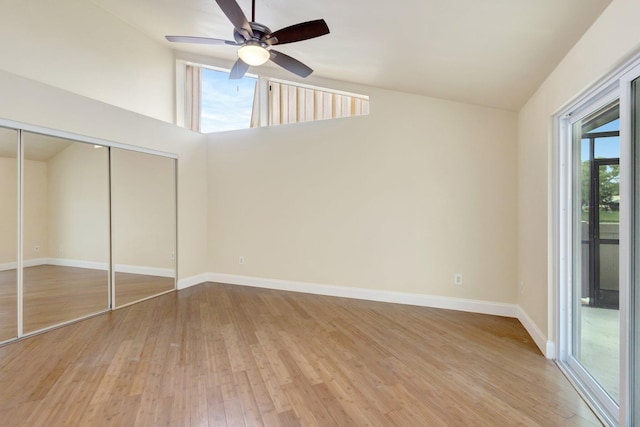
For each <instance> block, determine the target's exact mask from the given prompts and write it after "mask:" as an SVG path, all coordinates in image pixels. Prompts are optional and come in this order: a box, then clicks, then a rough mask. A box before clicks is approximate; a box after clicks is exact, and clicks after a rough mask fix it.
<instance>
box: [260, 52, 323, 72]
mask: <svg viewBox="0 0 640 427" xmlns="http://www.w3.org/2000/svg"><path fill="white" fill-rule="evenodd" d="M269 52H271V60H272V61H273V62H275V63H276V64H278V65H279V66H281V67H282V68H284V69H285V70H287V71H291V72H292V73H293V74H297V75H298V76H300V77H307V76H308V75H309V74H311V73H313V70H312V69H311V68H309V67H307V66H306V65H304V64H303V63H302V62H300V61H298V60H297V59H295V58H292V57H290V56H289V55H285V54H284V53H282V52H278V51H275V50H270V51H269Z"/></svg>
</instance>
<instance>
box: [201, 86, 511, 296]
mask: <svg viewBox="0 0 640 427" xmlns="http://www.w3.org/2000/svg"><path fill="white" fill-rule="evenodd" d="M341 89H344V90H351V91H353V92H359V93H364V94H367V95H370V96H371V114H370V115H369V116H366V117H355V118H347V119H336V120H329V121H323V122H311V123H302V124H295V125H283V126H278V127H273V128H267V129H251V130H246V131H240V132H228V133H219V134H212V135H210V136H209V156H208V159H209V178H208V185H209V211H210V221H209V234H208V236H209V241H210V242H211V243H210V250H211V259H210V263H209V270H210V271H213V272H216V273H228V274H239V275H246V276H256V277H260V278H274V279H285V280H294V281H303V282H313V283H320V284H333V285H344V286H353V287H361V288H367V289H375V290H391V291H401V292H412V293H420V294H426V295H439V296H448V297H460V298H469V299H478V300H486V301H493V302H507V303H515V301H516V284H515V282H516V260H517V257H516V197H517V196H516V181H517V178H516V177H517V172H516V137H517V133H516V114H515V113H511V112H507V111H502V110H495V109H490V108H483V107H476V106H471V105H465V104H460V103H455V102H448V101H442V100H437V99H432V98H426V97H421V96H414V95H408V94H403V93H398V92H391V91H384V90H376V89H372V88H364V87H355V86H353V87H349V88H346V87H342V88H341ZM239 256H243V257H244V258H245V264H244V265H239V263H238V258H239ZM455 273H462V274H463V275H464V284H463V285H462V286H456V285H454V284H453V277H454V274H455Z"/></svg>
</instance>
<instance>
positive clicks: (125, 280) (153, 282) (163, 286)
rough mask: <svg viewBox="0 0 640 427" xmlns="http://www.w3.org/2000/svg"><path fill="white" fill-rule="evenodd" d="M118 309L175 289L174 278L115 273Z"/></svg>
mask: <svg viewBox="0 0 640 427" xmlns="http://www.w3.org/2000/svg"><path fill="white" fill-rule="evenodd" d="M115 280H116V284H117V285H116V297H115V301H116V307H122V306H123V305H127V304H131V303H132V302H136V301H140V300H142V299H145V298H149V297H150V296H153V295H158V294H161V293H165V292H168V291H172V290H174V289H175V279H174V278H173V277H161V276H150V275H147V274H132V273H121V272H118V271H117V272H116V273H115Z"/></svg>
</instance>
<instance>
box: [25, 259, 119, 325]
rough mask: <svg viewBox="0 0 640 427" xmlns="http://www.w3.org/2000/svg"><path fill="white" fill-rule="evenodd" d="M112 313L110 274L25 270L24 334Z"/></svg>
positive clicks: (73, 269) (53, 267) (46, 268)
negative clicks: (97, 314) (110, 306)
mask: <svg viewBox="0 0 640 427" xmlns="http://www.w3.org/2000/svg"><path fill="white" fill-rule="evenodd" d="M108 309H109V273H108V271H106V270H97V269H92V268H79V267H62V266H59V265H49V264H45V265H38V266H34V267H26V268H25V269H24V332H25V333H27V334H28V333H31V332H35V331H39V330H41V329H44V328H47V327H50V326H54V325H58V324H61V323H64V322H69V321H72V320H75V319H79V318H82V317H86V316H90V315H92V314H95V313H100V312H103V311H106V310H108Z"/></svg>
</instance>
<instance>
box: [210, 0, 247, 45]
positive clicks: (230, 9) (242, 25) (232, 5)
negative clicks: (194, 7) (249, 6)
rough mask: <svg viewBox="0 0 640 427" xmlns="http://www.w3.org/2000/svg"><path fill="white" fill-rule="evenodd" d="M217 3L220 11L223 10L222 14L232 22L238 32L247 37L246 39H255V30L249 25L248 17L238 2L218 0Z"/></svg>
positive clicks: (234, 0)
mask: <svg viewBox="0 0 640 427" xmlns="http://www.w3.org/2000/svg"><path fill="white" fill-rule="evenodd" d="M216 3H218V6H220V9H222V12H223V13H224V14H225V15H226V16H227V18H228V19H229V21H231V23H232V24H233V26H234V27H235V28H236V30H238V32H240V33H242V34H243V35H244V36H245V39H249V38H251V37H253V30H252V29H251V26H250V25H249V21H247V17H246V16H245V14H244V12H243V11H242V9H240V5H238V3H237V2H236V0H216Z"/></svg>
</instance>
